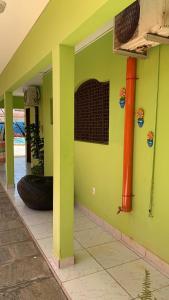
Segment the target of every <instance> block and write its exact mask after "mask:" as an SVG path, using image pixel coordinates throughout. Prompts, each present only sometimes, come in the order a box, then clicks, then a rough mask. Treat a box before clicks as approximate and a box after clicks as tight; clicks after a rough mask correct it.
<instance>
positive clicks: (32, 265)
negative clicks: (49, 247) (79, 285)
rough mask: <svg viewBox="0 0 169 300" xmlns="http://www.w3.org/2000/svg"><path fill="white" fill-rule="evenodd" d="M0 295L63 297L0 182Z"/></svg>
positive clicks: (8, 299)
mask: <svg viewBox="0 0 169 300" xmlns="http://www.w3.org/2000/svg"><path fill="white" fill-rule="evenodd" d="M0 299H2V300H3V299H4V300H12V299H13V300H14V299H15V300H26V299H31V300H46V299H48V300H55V299H56V300H57V299H60V300H66V299H67V298H66V296H65V294H64V293H63V291H62V289H61V287H60V285H59V284H58V282H57V281H56V280H55V278H54V276H53V274H52V273H51V271H50V269H49V267H48V265H47V263H46V262H45V259H44V258H43V256H42V255H41V253H40V251H39V249H38V248H37V246H36V245H35V243H34V242H33V240H32V238H31V236H30V234H29V233H28V231H27V230H26V228H25V226H24V225H23V223H22V222H21V220H20V218H19V216H18V214H17V213H16V211H15V209H14V207H13V205H12V204H11V202H10V200H9V198H8V196H7V194H6V193H5V192H4V190H3V189H2V187H1V185H0Z"/></svg>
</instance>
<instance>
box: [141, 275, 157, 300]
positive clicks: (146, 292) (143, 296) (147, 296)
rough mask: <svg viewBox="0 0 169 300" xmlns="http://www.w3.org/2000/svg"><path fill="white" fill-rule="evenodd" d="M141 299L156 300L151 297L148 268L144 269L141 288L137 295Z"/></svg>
mask: <svg viewBox="0 0 169 300" xmlns="http://www.w3.org/2000/svg"><path fill="white" fill-rule="evenodd" d="M138 298H139V299H141V300H157V299H156V298H154V297H153V295H152V292H151V278H150V272H149V271H148V270H145V279H144V281H143V290H142V292H141V295H139V296H138Z"/></svg>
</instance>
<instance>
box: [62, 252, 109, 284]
mask: <svg viewBox="0 0 169 300" xmlns="http://www.w3.org/2000/svg"><path fill="white" fill-rule="evenodd" d="M101 270H103V269H102V267H101V266H100V265H99V264H98V263H97V262H96V261H95V260H94V259H93V258H92V257H91V256H90V255H89V254H88V253H87V251H86V250H78V251H75V265H73V266H71V267H68V268H65V269H57V270H56V273H57V276H58V277H59V279H60V280H61V281H62V282H64V281H68V280H71V279H75V278H79V277H82V276H85V275H88V274H92V273H95V272H98V271H101Z"/></svg>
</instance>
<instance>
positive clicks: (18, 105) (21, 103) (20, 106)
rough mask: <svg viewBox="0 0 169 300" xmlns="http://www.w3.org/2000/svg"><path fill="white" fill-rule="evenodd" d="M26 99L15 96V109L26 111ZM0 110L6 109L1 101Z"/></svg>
mask: <svg viewBox="0 0 169 300" xmlns="http://www.w3.org/2000/svg"><path fill="white" fill-rule="evenodd" d="M24 107H25V105H24V98H23V97H20V96H13V108H16V109H24ZM0 108H4V101H3V100H2V101H0Z"/></svg>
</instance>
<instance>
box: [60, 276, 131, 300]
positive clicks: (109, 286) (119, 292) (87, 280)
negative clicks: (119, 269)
mask: <svg viewBox="0 0 169 300" xmlns="http://www.w3.org/2000/svg"><path fill="white" fill-rule="evenodd" d="M63 286H64V288H65V289H66V290H67V292H68V294H69V295H70V297H71V299H72V300H129V299H131V297H129V295H128V294H127V293H126V292H125V291H124V290H123V289H122V288H121V287H120V286H119V285H118V284H117V283H116V282H115V280H113V279H112V278H111V276H109V275H108V274H107V273H106V272H105V271H102V272H98V273H95V274H92V275H89V276H85V277H82V278H78V279H76V280H71V281H67V282H65V283H64V284H63Z"/></svg>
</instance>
